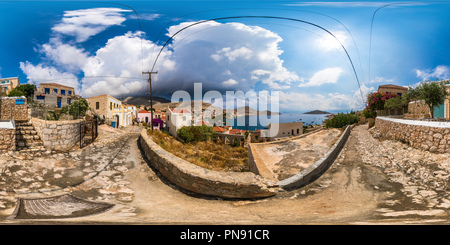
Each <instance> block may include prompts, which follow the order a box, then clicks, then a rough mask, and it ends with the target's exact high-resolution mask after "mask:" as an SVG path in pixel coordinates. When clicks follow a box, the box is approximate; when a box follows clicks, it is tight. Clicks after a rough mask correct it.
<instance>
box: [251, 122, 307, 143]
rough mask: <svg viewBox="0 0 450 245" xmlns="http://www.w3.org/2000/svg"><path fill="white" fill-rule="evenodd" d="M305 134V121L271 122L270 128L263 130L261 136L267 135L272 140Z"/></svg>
mask: <svg viewBox="0 0 450 245" xmlns="http://www.w3.org/2000/svg"><path fill="white" fill-rule="evenodd" d="M301 134H303V122H292V123H271V124H269V129H268V130H261V133H260V135H261V137H267V138H269V139H270V141H275V140H278V139H283V138H286V137H292V136H298V135H301Z"/></svg>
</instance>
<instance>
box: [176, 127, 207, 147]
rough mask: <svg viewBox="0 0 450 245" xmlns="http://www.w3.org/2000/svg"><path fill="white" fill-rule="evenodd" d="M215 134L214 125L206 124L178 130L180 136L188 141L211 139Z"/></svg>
mask: <svg viewBox="0 0 450 245" xmlns="http://www.w3.org/2000/svg"><path fill="white" fill-rule="evenodd" d="M215 134H216V133H215V132H214V129H213V127H209V126H206V125H202V126H188V127H182V128H180V129H178V130H177V135H178V137H179V138H180V139H182V140H183V141H184V142H186V143H188V142H194V141H207V140H211V139H212V138H213V137H214V136H215Z"/></svg>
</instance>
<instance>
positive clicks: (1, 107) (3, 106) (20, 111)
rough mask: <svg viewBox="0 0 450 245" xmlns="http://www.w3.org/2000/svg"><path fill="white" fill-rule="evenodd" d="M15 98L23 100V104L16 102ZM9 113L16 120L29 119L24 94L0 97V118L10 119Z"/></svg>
mask: <svg viewBox="0 0 450 245" xmlns="http://www.w3.org/2000/svg"><path fill="white" fill-rule="evenodd" d="M16 100H24V104H16ZM11 113H12V119H14V120H16V121H27V120H28V119H29V118H28V108H27V98H26V97H25V96H21V97H2V98H1V99H0V120H10V119H11Z"/></svg>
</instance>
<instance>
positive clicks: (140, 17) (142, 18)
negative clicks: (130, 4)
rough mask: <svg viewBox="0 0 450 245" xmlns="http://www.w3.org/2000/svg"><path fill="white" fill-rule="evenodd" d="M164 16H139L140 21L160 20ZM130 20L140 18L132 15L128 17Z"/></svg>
mask: <svg viewBox="0 0 450 245" xmlns="http://www.w3.org/2000/svg"><path fill="white" fill-rule="evenodd" d="M161 16H162V15H161V14H147V13H144V14H139V19H141V20H155V19H158V18H160V17H161ZM128 18H130V19H137V18H138V17H137V16H136V15H135V14H132V15H130V16H128Z"/></svg>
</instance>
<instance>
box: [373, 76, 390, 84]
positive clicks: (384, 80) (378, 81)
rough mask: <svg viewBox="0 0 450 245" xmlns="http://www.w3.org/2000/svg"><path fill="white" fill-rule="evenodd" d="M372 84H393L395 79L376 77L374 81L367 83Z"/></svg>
mask: <svg viewBox="0 0 450 245" xmlns="http://www.w3.org/2000/svg"><path fill="white" fill-rule="evenodd" d="M371 83H385V84H392V83H394V79H387V78H384V77H375V78H374V79H372V80H370V81H369V82H367V84H371Z"/></svg>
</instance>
